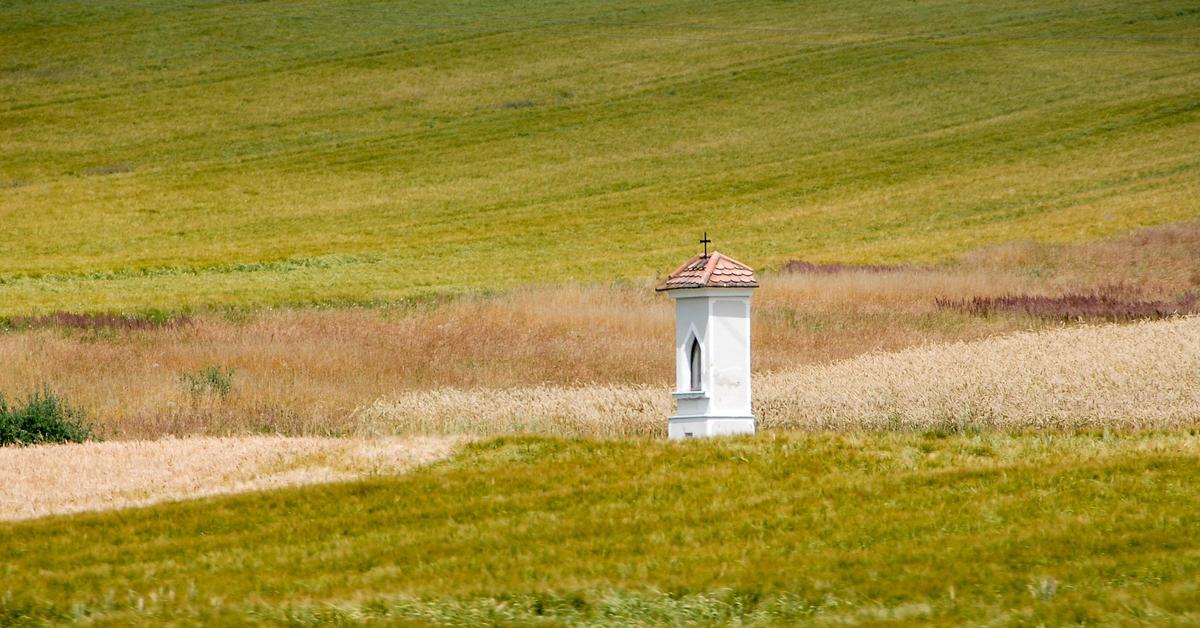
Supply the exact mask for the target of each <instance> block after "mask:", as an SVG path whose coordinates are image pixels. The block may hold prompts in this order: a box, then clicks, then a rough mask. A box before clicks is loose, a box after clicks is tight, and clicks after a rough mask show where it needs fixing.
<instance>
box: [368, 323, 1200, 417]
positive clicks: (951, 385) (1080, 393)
mask: <svg viewBox="0 0 1200 628" xmlns="http://www.w3.org/2000/svg"><path fill="white" fill-rule="evenodd" d="M668 392H669V390H668V388H667V387H666V386H626V387H615V386H610V387H538V388H523V389H512V390H503V391H496V390H459V389H444V390H432V391H417V392H410V393H404V394H400V395H396V396H393V397H391V398H386V399H382V400H380V401H378V402H376V403H375V404H373V405H372V406H370V407H368V408H365V409H363V410H362V411H360V412H358V413H356V414H355V417H354V424H355V426H356V429H357V430H359V431H361V432H362V433H365V434H396V433H399V434H501V433H512V432H518V433H548V434H556V435H569V436H598V437H606V436H643V435H644V436H664V435H665V433H666V425H665V424H664V421H663V420H662V417H664V416H667V415H669V414H670V412H671V409H672V408H671V399H670V396H669V395H668ZM754 408H755V412H756V413H757V414H758V417H759V419H760V421H761V425H762V427H763V428H765V429H802V430H848V431H857V430H876V429H885V430H919V431H926V430H951V431H958V430H974V429H1001V430H1016V431H1025V430H1043V429H1051V430H1076V429H1094V430H1104V429H1114V430H1147V429H1174V428H1180V427H1193V426H1197V425H1200V317H1189V318H1180V319H1175V320H1166V321H1154V322H1140V323H1136V324H1132V325H1097V326H1082V327H1067V328H1061V329H1054V330H1047V331H1040V332H1027V333H1018V334H1013V335H1008V336H1001V337H995V338H988V339H984V340H979V341H974V342H957V343H951V344H942V345H930V346H925V347H917V348H912V349H907V350H904V351H899V352H894V353H870V354H867V355H863V356H860V357H858V358H853V359H849V360H844V361H840V362H835V363H833V364H824V365H811V366H804V367H800V368H798V369H793V370H788V371H782V372H778V373H771V374H767V375H764V376H762V377H759V378H758V379H757V380H755V388H754Z"/></svg>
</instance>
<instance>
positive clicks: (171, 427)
mask: <svg viewBox="0 0 1200 628" xmlns="http://www.w3.org/2000/svg"><path fill="white" fill-rule="evenodd" d="M1196 259H1200V225H1197V224H1186V225H1173V226H1170V227H1163V228H1157V229H1149V230H1145V231H1142V232H1139V233H1136V234H1133V235H1130V236H1127V237H1125V238H1122V239H1118V240H1114V241H1107V242H1099V243H1092V244H1088V245H1075V246H1071V247H1057V246H1035V245H1011V246H1007V247H1001V248H997V249H989V250H987V251H981V252H979V253H976V254H974V255H973V256H971V257H970V258H969V259H967V260H965V261H964V262H963V263H962V264H961V265H958V266H954V267H945V268H927V269H922V268H903V269H899V270H896V271H894V272H887V273H881V272H875V271H874V270H873V269H863V270H853V269H841V270H839V272H832V273H831V272H821V273H809V272H799V273H786V274H769V275H766V276H765V277H764V281H763V287H762V288H761V289H760V290H758V291H757V293H756V297H755V313H754V316H755V326H754V329H755V338H754V342H755V345H754V347H755V354H754V365H755V368H756V370H757V371H758V372H759V373H765V372H780V371H785V370H794V369H796V368H798V367H802V366H804V365H815V364H828V363H832V362H835V361H839V360H845V359H849V358H853V357H856V356H859V355H863V354H868V353H872V352H880V351H898V350H903V349H906V348H910V347H914V346H920V345H924V344H928V343H949V342H958V341H970V340H976V339H980V338H985V337H990V336H995V335H1000V334H1005V333H1011V332H1017V331H1026V330H1033V329H1046V328H1050V327H1051V326H1053V325H1056V323H1054V322H1052V321H1046V320H1041V319H1038V318H1033V317H1027V316H1021V315H1004V316H992V317H987V318H981V317H977V316H973V315H971V314H970V313H967V312H960V311H946V310H944V309H942V308H939V307H938V306H937V303H936V302H937V300H938V299H969V298H976V297H1000V296H1003V295H1011V294H1025V295H1035V296H1037V295H1044V296H1053V295H1059V294H1063V293H1064V292H1070V291H1076V290H1086V289H1089V288H1090V287H1092V286H1093V285H1094V284H1093V283H1092V282H1095V281H1101V282H1102V284H1109V283H1113V282H1122V283H1124V284H1125V285H1128V286H1130V287H1131V289H1137V290H1139V291H1140V293H1141V294H1144V295H1145V296H1146V297H1147V298H1162V299H1173V298H1178V297H1179V296H1180V295H1181V294H1183V293H1186V292H1188V291H1193V290H1195V289H1196V288H1197V287H1200V272H1198V271H1197V263H1196V261H1195V260H1196ZM672 316H673V311H672V308H671V305H670V303H669V300H667V299H666V298H664V297H663V296H662V295H657V294H655V293H654V292H653V291H652V290H651V289H650V283H649V282H647V283H645V284H634V285H629V284H622V285H615V286H599V285H591V286H557V287H553V286H552V287H540V288H526V289H521V290H517V291H514V292H510V293H506V294H503V295H499V296H474V297H466V298H462V299H458V300H453V301H447V302H440V303H425V304H420V305H412V306H397V307H391V308H379V309H362V308H343V309H301V310H269V311H262V312H257V313H254V314H251V315H248V316H246V317H241V318H232V317H223V316H218V315H211V314H210V315H200V316H195V317H192V318H190V319H188V320H183V321H179V322H178V324H168V325H159V326H142V325H137V324H134V322H130V321H125V319H120V320H119V321H117V322H118V323H119V324H112V325H102V324H98V323H96V321H93V320H92V319H87V320H83V321H82V322H78V323H77V324H76V323H72V322H71V321H72V320H74V319H70V320H68V319H63V318H61V317H59V318H50V319H46V320H47V321H48V322H46V323H45V324H42V323H37V324H31V327H30V328H28V329H17V330H14V331H11V332H8V333H0V391H3V392H5V393H6V394H8V395H9V396H19V395H21V394H25V393H27V392H28V391H30V390H33V389H34V388H37V387H39V386H41V385H42V384H49V385H51V386H52V387H53V388H54V389H55V390H57V391H59V392H60V393H62V394H64V395H65V396H66V397H67V398H68V399H69V400H70V401H71V402H72V403H78V404H82V405H83V406H85V407H86V408H87V410H88V411H89V413H90V415H91V417H92V418H93V419H94V420H95V421H96V423H97V427H98V429H99V431H100V433H101V434H102V435H104V436H106V437H108V438H153V437H158V436H161V435H186V434H197V433H202V434H209V435H230V434H244V433H247V432H251V433H254V432H263V431H269V432H277V433H284V434H291V435H337V434H346V433H349V432H351V431H353V429H354V426H353V422H352V421H349V420H348V417H350V416H351V415H352V413H354V412H355V410H356V409H357V408H361V407H363V406H366V405H369V404H371V403H372V402H373V401H374V400H376V399H380V398H395V395H397V394H398V393H405V392H419V391H435V392H429V393H428V395H430V398H431V399H433V401H429V402H428V403H430V404H433V405H434V406H437V407H443V406H447V404H450V403H451V402H450V401H448V400H447V397H446V395H449V394H450V393H445V392H441V391H444V390H446V389H469V390H474V389H489V390H512V389H517V390H516V391H515V392H511V393H505V394H509V395H517V396H521V395H530V396H533V397H535V398H541V396H542V394H543V393H541V392H539V391H542V390H558V389H561V388H564V387H587V388H595V389H597V390H600V389H602V387H604V386H620V387H625V388H628V387H631V386H632V387H637V386H659V385H662V384H664V383H665V382H667V381H669V380H670V378H671V374H672V372H673V371H672V365H671V360H672V359H673V357H672V348H671V345H670V338H671V329H672V324H673V323H672ZM55 321H57V322H55ZM209 368H215V369H217V370H219V371H220V372H226V371H225V369H232V372H233V375H232V378H231V386H230V388H229V392H228V393H227V394H224V393H223V394H215V393H214V392H205V391H204V390H203V388H202V387H201V388H199V389H198V388H197V387H196V386H194V385H190V384H189V380H187V377H188V376H189V375H192V376H193V377H194V375H195V374H196V373H200V372H203V371H204V370H205V369H209ZM597 387H601V388H597ZM459 401H461V402H462V403H469V402H468V401H465V400H459ZM422 403H425V402H422ZM456 403H457V402H456ZM514 403H516V402H514ZM653 403H658V402H657V401H655V402H653ZM514 407H515V408H516V409H518V410H519V408H520V406H519V405H517V406H514ZM622 407H624V406H622ZM635 407H636V406H635ZM625 411H626V410H618V412H625ZM439 413H440V411H439ZM439 413H435V414H439ZM555 414H561V412H559V411H555ZM439 416H440V414H439ZM564 416H565V415H564ZM414 420H415V419H414ZM439 420H440V419H439ZM585 423H587V424H589V425H590V424H592V423H594V420H593V419H587V420H586V421H585ZM564 429H565V428H564ZM551 431H553V432H558V431H559V430H558V428H555V429H553V430H551ZM565 432H567V433H574V430H573V429H565Z"/></svg>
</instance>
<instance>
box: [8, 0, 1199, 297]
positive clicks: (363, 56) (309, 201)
mask: <svg viewBox="0 0 1200 628" xmlns="http://www.w3.org/2000/svg"><path fill="white" fill-rule="evenodd" d="M1191 8H1192V7H1189V6H1187V3H1186V2H1170V1H1168V2H1160V3H1153V4H1132V5H1131V4H1129V3H1119V2H1098V1H1090V2H1084V3H1071V4H1069V5H1068V4H1054V3H1052V4H1048V5H1038V6H1037V7H1031V6H1029V5H1027V4H1024V3H1016V2H1002V3H988V4H987V5H978V4H971V3H939V4H932V5H928V4H914V3H911V2H883V3H871V4H869V5H855V4H847V3H841V2H825V1H821V2H806V3H777V2H753V3H745V2H737V3H735V2H695V1H691V0H663V1H660V2H654V3H645V2H638V3H633V2H616V3H612V2H605V3H599V2H574V3H570V4H561V3H554V2H547V1H542V0H534V1H530V2H522V3H516V4H513V3H507V2H495V1H492V0H488V1H485V2H478V3H471V4H470V5H453V6H446V5H444V4H441V3H432V2H417V3H406V4H405V5H403V6H398V5H395V4H394V3H387V2H375V1H362V2H353V3H337V4H333V5H330V4H327V3H319V2H259V3H253V4H246V3H241V2H211V3H203V4H195V3H187V2H161V3H155V4H154V5H153V6H146V5H143V4H138V3H132V2H114V3H105V4H104V5H102V6H95V5H88V4H79V3H54V4H47V3H44V2H24V1H21V2H10V3H7V4H5V5H4V6H3V7H0V24H3V26H2V27H0V28H2V29H3V32H4V36H3V37H2V38H0V59H3V60H4V61H3V62H0V102H2V103H3V104H2V105H0V315H30V314H38V313H45V312H50V311H55V310H68V311H89V312H98V311H127V312H133V311H142V310H148V309H155V310H163V311H175V310H178V311H186V310H196V309H203V308H206V307H230V306H236V307H259V306H272V305H281V304H303V303H334V302H350V303H366V302H387V301H393V300H401V299H406V298H410V297H423V296H429V295H441V294H456V293H461V292H463V291H471V290H479V289H485V288H487V289H497V288H498V289H505V288H508V287H512V286H518V285H522V284H526V283H530V282H537V283H543V282H547V281H549V282H556V281H573V280H586V281H609V280H612V279H617V278H633V277H645V276H649V275H654V274H661V273H663V272H665V271H668V270H670V268H671V267H672V266H673V265H674V264H676V263H678V261H679V260H680V259H683V258H686V256H688V255H689V254H690V253H691V252H692V250H693V249H694V248H695V247H694V240H695V239H698V236H699V234H700V233H701V232H703V231H708V232H709V233H710V234H713V235H714V237H715V238H716V242H717V247H718V248H719V249H720V250H722V251H725V252H727V253H730V254H733V255H735V256H736V257H738V258H739V259H742V260H744V261H746V262H747V263H750V264H752V265H754V266H759V267H771V266H774V265H778V264H780V263H782V262H783V261H785V260H787V259H790V258H803V259H809V260H813V261H841V262H877V263H878V262H889V261H907V262H914V261H915V262H937V261H943V260H946V259H949V258H951V257H953V256H955V255H957V254H959V253H961V252H963V251H966V250H969V249H972V248H975V247H978V246H980V245H985V244H989V243H995V242H1001V241H1006V240H1012V239H1028V238H1033V239H1039V240H1054V241H1063V240H1079V239H1085V238H1091V237H1097V236H1103V235H1108V234H1114V233H1120V232H1124V231H1127V230H1130V229H1132V228H1135V227H1138V226H1142V225H1147V224H1154V223H1163V222H1168V221H1174V220H1179V219H1186V218H1194V217H1196V216H1197V215H1200V207H1198V206H1197V204H1196V200H1195V199H1196V198H1200V189H1198V188H1197V183H1196V182H1197V181H1200V177H1198V176H1197V174H1198V173H1200V171H1198V168H1200V161H1198V156H1197V152H1196V146H1195V142H1192V141H1191V138H1192V137H1194V136H1196V135H1197V134H1198V133H1200V110H1198V109H1197V101H1196V97H1195V94H1196V93H1197V92H1198V91H1200V78H1198V77H1200V21H1198V20H1197V18H1196V13H1195V12H1194V11H1191ZM343 259H344V260H357V259H369V260H371V261H372V263H371V264H370V265H369V266H356V267H355V268H353V269H352V270H351V269H348V268H347V267H346V266H345V265H343V264H341V263H334V264H329V265H323V264H321V265H316V266H312V267H309V266H305V267H304V268H300V269H297V268H294V264H295V261H296V260H343ZM597 260H603V263H597ZM164 269H167V270H164ZM171 269H187V270H186V272H183V273H182V274H175V272H176V271H175V270H171ZM206 269H208V270H206ZM193 271H194V272H193ZM243 271H244V272H243ZM62 278H68V279H67V280H65V281H63V280H62Z"/></svg>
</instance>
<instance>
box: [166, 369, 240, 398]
mask: <svg viewBox="0 0 1200 628" xmlns="http://www.w3.org/2000/svg"><path fill="white" fill-rule="evenodd" d="M233 373H234V371H233V369H231V368H222V367H219V366H207V367H204V368H202V369H200V370H199V371H196V372H194V373H184V374H183V375H181V376H180V377H179V381H180V382H181V383H182V384H183V386H184V388H186V389H187V390H188V392H190V393H191V394H192V395H193V396H197V397H199V396H204V395H216V396H218V397H226V396H228V395H229V393H231V392H233Z"/></svg>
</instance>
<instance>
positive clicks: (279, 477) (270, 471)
mask: <svg viewBox="0 0 1200 628" xmlns="http://www.w3.org/2000/svg"><path fill="white" fill-rule="evenodd" d="M457 442H458V441H457V440H456V439H451V438H402V439H401V438H389V439H372V440H351V439H329V438H284V437H272V436H252V437H244V438H205V437H193V438H183V439H175V438H168V439H164V440H157V441H130V442H102V443H84V444H73V445H39V446H35V447H11V448H3V449H0V520H10V519H29V518H34V517H41V516H45V515H53V514H63V513H71V512H80V511H85V510H106V509H112V508H125V507H130V506H144V505H147V504H153V503H157V502H163V501H171V500H178V499H186V498H193V497H200V496H204V495H216V494H223V493H237V492H242V491H255V490H264V489H271V488H279V487H283V486H295V485H300V484H313V483H317V482H333V481H339V480H349V479H354V478H360V477H363V476H367V475H373V474H380V473H398V472H401V471H405V470H407V469H410V468H412V467H414V466H417V465H421V464H427V463H430V462H433V461H436V460H440V459H442V458H445V457H446V456H448V455H449V454H450V453H451V451H452V450H453V448H454V446H455V445H456V444H457Z"/></svg>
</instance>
